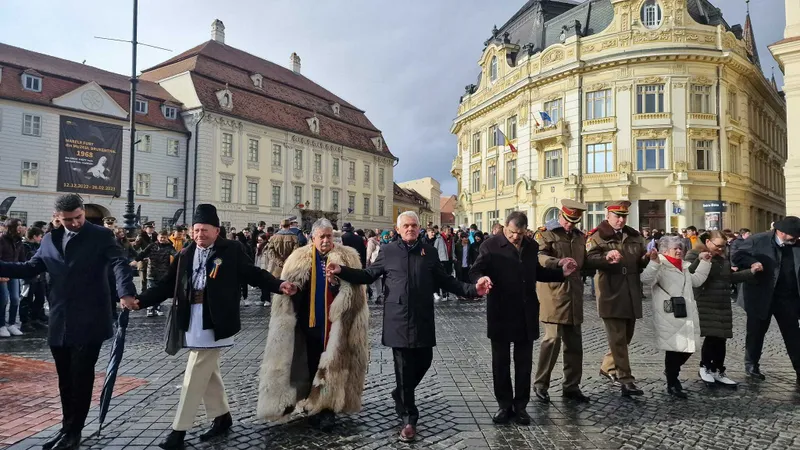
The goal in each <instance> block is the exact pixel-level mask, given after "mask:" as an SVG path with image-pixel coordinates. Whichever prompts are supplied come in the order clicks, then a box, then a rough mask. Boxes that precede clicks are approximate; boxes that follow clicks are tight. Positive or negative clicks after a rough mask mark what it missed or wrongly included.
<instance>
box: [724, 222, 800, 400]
mask: <svg viewBox="0 0 800 450" xmlns="http://www.w3.org/2000/svg"><path fill="white" fill-rule="evenodd" d="M774 227H775V229H774V230H773V231H766V232H764V233H758V234H754V235H752V236H750V237H749V238H748V239H746V240H745V241H744V242H743V243H742V244H741V245H740V246H739V249H738V251H737V252H736V254H735V255H734V256H733V265H734V266H736V267H751V266H752V265H753V264H756V263H760V264H761V265H762V267H763V270H762V271H761V272H760V273H758V274H757V275H756V278H755V281H753V282H745V283H742V286H741V288H742V295H743V298H744V309H745V311H746V312H747V336H746V338H745V356H744V365H745V372H747V375H748V376H750V377H752V378H755V379H758V380H763V379H765V377H764V375H763V374H762V373H761V370H760V368H759V364H758V363H759V361H760V360H761V351H762V348H763V347H764V336H765V335H766V334H767V330H768V329H769V324H770V321H771V319H772V316H775V321H776V322H778V328H780V330H781V335H783V342H784V344H785V345H786V351H787V353H789V359H790V360H791V361H792V366H793V367H794V370H795V372H796V373H797V379H796V381H795V389H796V390H797V391H798V392H800V325H799V324H798V320H800V281H799V280H800V246H798V244H797V239H798V238H800V218H798V217H795V216H788V217H785V218H784V219H783V220H780V221H778V222H775V225H774Z"/></svg>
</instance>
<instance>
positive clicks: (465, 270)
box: [458, 267, 473, 284]
mask: <svg viewBox="0 0 800 450" xmlns="http://www.w3.org/2000/svg"><path fill="white" fill-rule="evenodd" d="M469 269H470V268H469V267H462V268H461V271H459V272H458V279H459V281H461V282H464V283H469V284H473V283H472V282H471V281H470V279H469Z"/></svg>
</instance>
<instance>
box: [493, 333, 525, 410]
mask: <svg viewBox="0 0 800 450" xmlns="http://www.w3.org/2000/svg"><path fill="white" fill-rule="evenodd" d="M532 371H533V341H518V342H514V386H516V394H515V393H514V392H515V389H514V388H512V386H511V342H503V341H497V340H492V378H493V379H494V396H495V398H496V399H497V404H498V405H499V406H500V407H501V408H503V409H510V408H511V407H512V406H513V407H514V409H516V410H522V409H525V408H526V407H527V406H528V402H529V401H530V399H531V372H532Z"/></svg>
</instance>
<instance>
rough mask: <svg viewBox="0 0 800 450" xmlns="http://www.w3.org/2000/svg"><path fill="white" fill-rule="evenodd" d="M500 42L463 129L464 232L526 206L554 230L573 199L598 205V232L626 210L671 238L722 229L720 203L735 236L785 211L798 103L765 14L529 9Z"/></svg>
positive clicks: (495, 41) (702, 2)
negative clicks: (784, 93)
mask: <svg viewBox="0 0 800 450" xmlns="http://www.w3.org/2000/svg"><path fill="white" fill-rule="evenodd" d="M485 45H486V46H485V48H484V50H483V53H482V55H481V57H480V59H479V60H478V64H479V66H480V68H481V73H480V77H479V79H478V82H477V83H476V84H475V85H470V86H468V87H467V90H466V92H465V94H464V96H463V97H462V99H461V103H460V106H459V108H458V116H457V118H456V119H455V121H454V123H453V126H452V129H451V131H452V133H454V134H455V135H456V136H457V138H458V153H457V155H456V158H455V160H454V161H453V166H452V174H453V176H454V177H455V178H456V180H457V181H458V192H459V204H458V209H457V210H456V212H455V214H456V220H457V223H459V224H462V223H475V224H476V225H478V227H479V228H481V229H488V227H489V226H490V225H491V223H492V222H494V221H495V220H501V219H502V218H504V217H505V216H506V215H507V214H508V213H509V212H510V211H513V210H522V211H525V212H527V213H528V216H529V218H530V221H531V223H532V225H538V224H542V223H544V222H545V221H546V220H548V219H550V218H553V217H556V214H557V207H558V206H559V200H560V199H561V198H564V197H569V198H573V199H578V200H581V201H584V202H586V203H587V204H588V205H589V211H588V212H587V214H586V217H585V219H586V220H585V221H584V224H583V226H584V227H586V228H592V227H594V226H596V225H597V224H598V223H599V222H600V221H601V220H602V219H603V216H604V210H603V205H604V203H605V202H607V201H609V200H619V199H628V200H630V201H631V202H632V204H633V205H632V207H631V216H630V219H629V223H630V225H632V226H635V227H639V226H645V225H649V226H651V227H656V228H665V229H667V230H669V229H670V228H683V227H686V226H688V225H696V226H698V227H703V226H706V215H705V214H704V208H703V203H704V202H708V201H718V200H722V201H724V202H726V203H727V205H728V207H727V212H725V213H723V214H722V224H721V225H722V227H724V228H740V227H749V228H752V229H754V230H763V229H767V228H768V227H769V225H770V222H771V221H773V220H776V219H778V218H780V217H782V216H783V215H784V214H785V207H784V197H785V189H784V184H785V183H784V175H783V166H784V164H785V162H786V156H787V155H786V119H785V117H786V106H785V103H784V101H783V99H782V97H781V96H780V94H779V93H778V91H777V90H776V89H775V88H774V86H773V85H772V84H771V83H770V82H769V81H768V80H767V79H766V78H765V77H764V75H763V74H762V72H761V69H760V68H759V66H758V54H757V52H756V45H755V40H754V35H753V32H752V27H751V26H750V24H749V16H748V18H747V22H746V26H745V27H741V26H739V25H734V26H730V25H729V24H728V23H727V22H726V21H725V20H724V19H723V17H722V15H721V12H720V11H719V10H718V9H716V8H715V7H713V5H711V4H710V3H709V2H708V1H706V0H590V1H586V2H584V3H581V4H575V2H571V1H529V2H526V3H525V6H524V7H523V8H522V9H521V10H520V11H519V12H518V13H517V14H515V15H514V17H513V18H512V19H511V20H510V21H509V22H508V23H506V24H505V25H503V26H502V27H501V28H500V29H499V30H498V29H495V30H493V33H492V37H491V38H490V39H489V40H488V41H487V42H486V43H485ZM540 112H545V113H547V115H549V117H550V118H551V119H552V121H551V122H548V121H546V120H544V114H541V113H540ZM495 127H499V128H500V129H501V130H502V131H503V132H504V134H505V135H506V136H507V137H508V138H509V139H510V140H511V142H512V143H513V145H514V146H515V147H516V149H517V151H516V152H512V151H511V150H510V147H508V146H505V145H497V144H495V142H496V141H495V139H494V138H493V135H494V134H495V131H494V130H495ZM501 144H502V142H501Z"/></svg>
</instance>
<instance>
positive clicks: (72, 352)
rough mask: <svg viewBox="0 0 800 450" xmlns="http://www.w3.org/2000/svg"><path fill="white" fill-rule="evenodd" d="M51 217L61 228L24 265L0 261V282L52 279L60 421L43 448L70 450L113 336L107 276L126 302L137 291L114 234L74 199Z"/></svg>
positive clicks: (59, 204)
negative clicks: (89, 218)
mask: <svg viewBox="0 0 800 450" xmlns="http://www.w3.org/2000/svg"><path fill="white" fill-rule="evenodd" d="M54 217H55V218H56V219H58V220H59V221H60V222H61V223H62V224H63V226H62V227H60V228H56V229H54V230H53V231H52V232H50V233H48V234H46V235H45V237H44V239H42V244H41V247H40V248H39V251H38V252H36V254H35V255H34V256H33V258H31V259H30V260H29V261H28V262H25V263H3V262H0V277H9V278H23V279H29V278H33V277H35V276H36V275H38V274H40V273H43V272H47V273H48V274H50V283H51V289H50V294H49V295H48V298H47V299H48V301H49V302H50V320H49V337H48V343H49V345H50V350H51V352H52V353H53V359H54V360H55V363H56V371H57V372H58V391H59V394H60V395H61V410H62V413H63V416H64V418H63V421H62V427H61V430H60V431H59V432H58V434H56V436H55V437H54V438H53V439H51V440H50V441H48V442H46V443H45V444H44V445H42V448H43V449H45V450H50V449H53V450H71V449H77V448H78V447H80V443H81V431H82V430H83V426H84V424H85V422H86V415H87V414H88V413H89V406H90V405H91V401H92V388H93V387H94V377H95V371H94V366H95V363H97V357H98V356H99V354H100V347H101V346H102V345H103V341H105V340H106V339H108V338H110V337H111V336H112V334H113V329H112V317H111V308H109V307H108V297H109V295H110V293H109V285H108V278H107V277H106V276H105V273H106V272H108V271H109V270H113V272H114V279H115V280H116V289H117V292H118V293H119V295H120V297H122V300H123V301H124V302H132V301H133V300H134V297H133V296H134V295H136V288H135V287H134V285H133V269H131V267H130V266H128V262H127V259H126V258H125V255H124V254H123V251H122V248H120V247H119V246H118V245H117V244H116V241H115V239H114V234H113V233H112V231H111V230H108V229H106V228H103V227H101V226H99V225H93V224H91V223H89V222H87V221H86V214H85V211H84V207H83V200H82V199H81V197H80V196H79V195H78V194H65V195H62V196H60V197H58V199H56V202H55V215H54ZM101 274H102V275H101Z"/></svg>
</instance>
